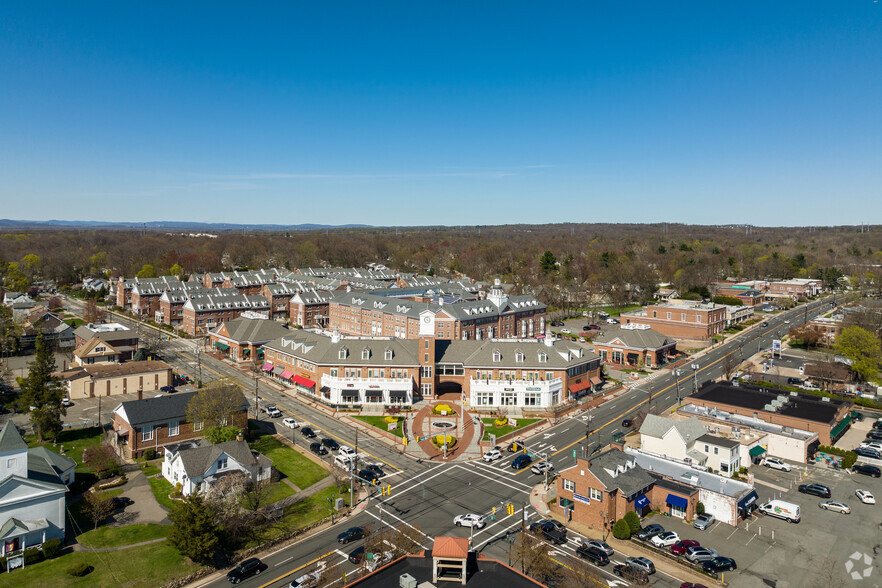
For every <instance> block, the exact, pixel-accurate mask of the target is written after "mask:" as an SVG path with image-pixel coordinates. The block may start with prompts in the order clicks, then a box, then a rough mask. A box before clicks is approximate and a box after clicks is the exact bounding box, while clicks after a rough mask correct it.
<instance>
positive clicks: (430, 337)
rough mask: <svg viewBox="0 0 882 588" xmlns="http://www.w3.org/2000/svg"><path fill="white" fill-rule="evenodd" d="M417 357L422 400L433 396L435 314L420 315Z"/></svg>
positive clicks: (424, 312) (426, 312)
mask: <svg viewBox="0 0 882 588" xmlns="http://www.w3.org/2000/svg"><path fill="white" fill-rule="evenodd" d="M417 356H418V357H419V360H420V380H419V381H420V393H421V394H422V396H423V397H424V398H430V397H433V396H434V395H435V313H434V312H432V311H431V310H428V309H426V310H424V311H422V312H421V313H420V337H419V349H418V350H417Z"/></svg>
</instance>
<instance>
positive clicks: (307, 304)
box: [288, 288, 334, 329]
mask: <svg viewBox="0 0 882 588" xmlns="http://www.w3.org/2000/svg"><path fill="white" fill-rule="evenodd" d="M333 297H334V294H333V292H330V291H328V290H316V289H314V288H313V289H311V290H302V291H300V292H297V293H296V294H294V295H293V296H292V297H291V300H290V301H289V303H288V317H289V320H290V321H291V324H292V325H300V326H301V327H303V328H305V329H310V328H312V327H319V328H327V327H328V323H329V320H330V301H331V298H333Z"/></svg>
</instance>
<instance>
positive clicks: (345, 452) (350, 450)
mask: <svg viewBox="0 0 882 588" xmlns="http://www.w3.org/2000/svg"><path fill="white" fill-rule="evenodd" d="M337 453H339V454H340V455H351V456H353V457H354V456H355V450H354V449H353V448H351V447H347V446H346V445H341V446H340V449H338V450H337Z"/></svg>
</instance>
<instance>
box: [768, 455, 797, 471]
mask: <svg viewBox="0 0 882 588" xmlns="http://www.w3.org/2000/svg"><path fill="white" fill-rule="evenodd" d="M763 465H764V466H766V467H767V468H772V469H773V470H781V471H782V472H789V471H790V470H792V469H793V468H792V467H791V466H790V464H789V463H785V462H783V461H781V460H780V459H778V458H777V457H767V458H766V459H764V460H763Z"/></svg>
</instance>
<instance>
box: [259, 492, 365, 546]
mask: <svg viewBox="0 0 882 588" xmlns="http://www.w3.org/2000/svg"><path fill="white" fill-rule="evenodd" d="M332 497H339V498H343V499H344V500H345V501H346V504H347V505H348V504H349V492H348V490H347V491H346V492H343V493H342V494H337V490H336V487H334V486H332V487H330V488H325V489H324V490H322V491H321V492H316V493H315V494H313V495H312V496H310V497H309V498H305V499H304V500H301V501H300V502H296V503H294V504H292V505H291V506H289V507H288V508H286V509H285V515H284V516H283V517H282V518H281V519H280V520H279V521H278V522H277V523H275V524H274V525H273V526H272V527H270V528H269V529H268V530H267V531H266V532H265V533H262V534H261V535H260V536H259V537H254V538H253V539H252V540H251V543H250V545H258V544H260V543H264V542H266V541H271V540H272V539H275V538H276V537H279V536H280V535H282V534H284V533H287V532H288V531H290V530H292V529H299V528H301V527H306V526H309V525H311V524H313V523H315V522H318V521H320V520H322V519H324V518H325V517H329V516H331V507H330V505H329V504H328V498H332ZM333 501H334V499H333V498H332V500H331V502H333ZM250 545H249V546H250Z"/></svg>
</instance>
